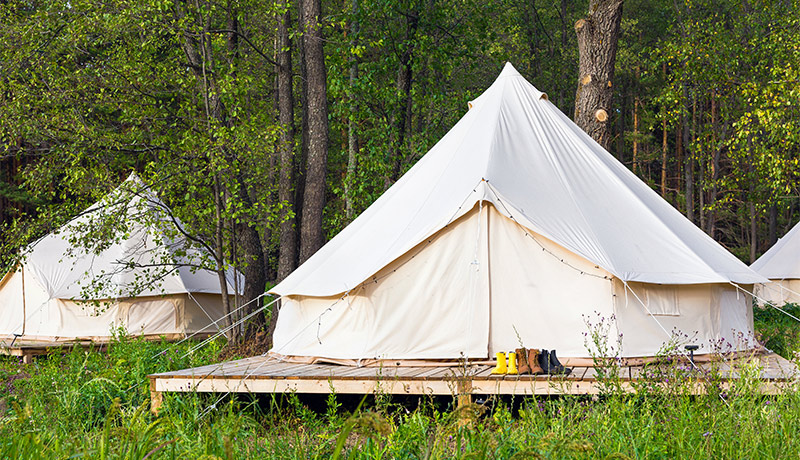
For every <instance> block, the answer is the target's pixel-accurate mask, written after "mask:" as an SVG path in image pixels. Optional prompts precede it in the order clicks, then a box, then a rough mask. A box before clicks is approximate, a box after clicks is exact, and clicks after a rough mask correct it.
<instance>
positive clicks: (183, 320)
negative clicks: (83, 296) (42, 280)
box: [0, 270, 233, 342]
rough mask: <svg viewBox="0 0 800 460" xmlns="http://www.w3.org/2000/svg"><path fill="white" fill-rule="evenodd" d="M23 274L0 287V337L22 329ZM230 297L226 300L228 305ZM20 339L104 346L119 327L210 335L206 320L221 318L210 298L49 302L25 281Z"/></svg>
mask: <svg viewBox="0 0 800 460" xmlns="http://www.w3.org/2000/svg"><path fill="white" fill-rule="evenodd" d="M22 273H23V272H22V270H20V271H17V272H15V273H11V274H10V275H9V276H7V277H6V279H5V281H4V283H2V285H0V309H2V314H0V336H6V337H10V336H13V335H14V334H21V333H22V332H23V330H22V324H23V314H22V311H23V308H22V305H23V303H22V297H23V295H22V292H23V290H22ZM232 301H233V297H231V302H232ZM25 306H26V311H27V314H26V315H25V317H24V320H25V321H24V322H25V330H24V332H25V334H24V337H25V338H27V339H30V340H47V341H62V340H76V339H81V340H95V341H100V342H102V341H107V340H109V339H110V337H111V334H112V330H114V329H116V328H119V327H123V328H124V329H125V330H126V331H127V332H128V333H129V334H131V335H136V336H139V335H144V336H148V337H159V336H166V337H167V338H168V339H173V338H176V337H182V336H185V335H187V334H192V333H195V332H201V333H206V334H209V333H214V332H216V331H217V330H218V327H217V326H215V325H213V324H212V320H211V319H210V318H221V317H222V316H224V311H223V307H222V299H221V297H220V296H219V295H214V294H193V295H192V296H189V295H188V294H174V295H168V296H152V297H137V298H135V299H124V300H120V301H100V303H99V304H97V305H95V304H92V303H84V302H76V301H72V300H66V299H50V298H48V295H47V293H46V292H45V289H44V288H43V287H42V286H41V285H40V284H39V283H37V282H36V281H35V280H32V279H30V278H27V277H26V279H25Z"/></svg>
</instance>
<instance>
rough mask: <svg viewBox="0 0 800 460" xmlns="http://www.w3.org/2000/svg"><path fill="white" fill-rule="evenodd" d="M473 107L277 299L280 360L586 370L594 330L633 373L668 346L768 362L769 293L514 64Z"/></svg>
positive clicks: (285, 282) (277, 288)
mask: <svg viewBox="0 0 800 460" xmlns="http://www.w3.org/2000/svg"><path fill="white" fill-rule="evenodd" d="M469 106H470V109H469V110H468V111H467V113H466V114H465V115H464V116H463V117H462V118H461V120H460V121H458V123H456V125H455V126H454V127H453V128H452V129H451V130H450V131H449V132H448V133H447V134H446V135H445V136H444V137H443V138H442V139H441V140H440V141H439V142H438V143H437V144H436V145H435V146H434V147H433V148H432V149H431V150H430V151H429V152H428V153H427V154H426V155H425V156H424V157H422V158H421V159H420V160H419V161H418V162H417V164H416V165H415V166H414V167H412V168H411V169H410V170H409V171H408V172H407V173H406V174H405V175H404V176H403V177H402V178H401V179H400V180H398V181H397V182H396V183H395V184H394V185H393V186H392V187H391V188H389V189H388V190H387V191H386V192H385V193H384V194H383V195H382V196H381V197H380V198H379V199H377V200H376V201H375V203H373V204H372V205H371V206H370V207H369V208H368V209H367V210H365V211H364V212H363V213H362V214H361V215H360V216H359V217H358V218H357V219H355V220H354V221H353V222H352V223H351V224H350V225H348V226H347V227H346V228H345V229H344V230H342V231H341V233H339V234H338V235H337V236H336V237H335V238H333V239H332V240H331V241H330V242H328V243H327V244H326V245H325V246H323V247H322V248H321V249H320V250H319V251H318V252H317V253H316V254H314V256H313V257H311V258H310V259H308V260H307V261H306V262H305V263H304V264H303V265H302V266H300V267H299V268H298V269H297V270H296V271H295V272H293V273H292V274H291V275H290V276H288V277H287V278H286V279H285V280H283V282H281V283H280V284H278V285H277V286H275V287H274V288H273V289H272V290H271V292H272V293H275V294H278V295H280V296H282V299H281V304H282V305H281V309H280V313H279V316H278V321H277V326H276V330H275V335H274V342H273V343H274V346H273V349H272V353H274V354H278V355H284V356H297V357H322V358H333V359H346V360H357V359H374V358H377V359H457V358H470V359H472V358H475V359H481V358H487V357H490V356H493V355H494V353H495V352H498V351H508V350H513V349H514V348H516V347H519V346H525V347H529V348H547V349H557V350H558V353H559V356H563V357H587V356H590V353H589V351H588V348H587V343H586V341H587V340H586V339H587V337H586V333H587V332H588V326H587V323H588V324H595V325H597V324H598V323H600V322H603V321H604V322H605V323H606V324H609V322H610V321H611V318H612V317H613V318H615V319H614V320H613V327H612V332H611V333H612V334H616V333H619V334H621V335H622V337H623V338H622V350H621V351H620V353H621V355H622V356H626V357H637V356H652V355H654V354H656V353H658V352H659V350H660V349H661V348H662V346H663V345H664V343H665V342H668V341H670V340H671V338H672V337H676V339H679V340H684V341H685V342H692V343H695V344H697V345H699V346H700V350H699V351H698V353H708V352H712V351H714V350H715V347H716V346H717V345H718V344H719V343H720V342H725V341H727V342H729V343H730V344H732V346H734V347H737V348H738V349H743V348H751V347H753V346H754V345H755V342H754V341H752V340H751V339H750V338H749V337H752V328H753V319H752V310H751V304H750V302H751V298H750V296H749V295H746V294H745V293H744V290H747V291H750V289H752V285H753V284H754V283H758V282H762V281H764V279H763V278H762V277H761V276H760V275H758V274H757V273H755V272H753V271H752V270H750V269H749V268H748V267H747V266H746V265H745V264H744V263H742V262H741V261H739V260H738V259H736V258H735V257H734V256H733V255H732V254H730V253H729V252H728V251H726V250H725V249H724V248H723V247H722V246H720V245H719V244H718V243H716V242H715V241H714V240H713V239H711V238H710V237H709V236H708V235H706V234H705V233H703V232H702V231H701V230H700V229H698V228H697V227H696V226H695V225H693V224H692V223H691V222H690V221H689V220H687V219H686V218H684V217H683V215H681V214H680V213H679V212H678V211H677V210H675V209H674V208H673V207H672V206H671V205H670V204H669V203H667V202H666V201H664V200H663V199H662V198H661V197H660V196H658V195H657V194H656V193H655V192H653V190H651V189H650V188H649V187H648V186H647V185H646V184H645V183H644V182H642V181H641V180H639V179H638V178H637V177H636V176H635V175H634V174H633V173H631V172H630V171H629V170H628V169H626V168H625V166H623V165H622V164H621V163H620V162H619V161H617V160H616V159H615V158H614V157H613V156H612V155H611V154H609V153H608V152H607V151H605V150H604V149H603V148H602V147H601V146H600V145H599V144H597V143H596V142H595V141H594V140H592V139H591V138H590V137H589V136H588V135H587V134H585V133H584V132H583V131H582V130H581V129H580V128H579V127H578V126H577V125H575V124H574V123H573V122H572V121H571V120H570V119H569V118H568V117H566V116H565V115H564V114H563V113H562V112H561V111H560V110H559V109H558V108H557V107H556V106H554V105H553V104H552V103H550V102H549V101H548V99H547V95H546V94H544V93H542V92H540V91H539V90H537V89H536V88H535V87H533V85H531V84H530V83H529V82H528V81H526V80H525V79H524V78H523V77H522V76H521V75H520V74H519V73H518V72H517V71H516V70H515V69H514V68H513V67H512V66H511V65H510V64H506V66H505V68H504V69H503V71H502V73H501V74H500V76H499V77H498V78H497V80H496V81H495V82H494V83H493V84H492V85H491V86H490V87H489V88H488V89H487V90H486V91H485V92H484V93H483V94H482V95H481V96H480V97H478V98H477V99H476V100H474V101H472V102H471V103H470V104H469ZM740 288H741V289H742V290H740ZM613 328H616V330H613ZM610 340H611V341H612V342H615V340H614V337H611V339H610ZM306 359H307V358H306Z"/></svg>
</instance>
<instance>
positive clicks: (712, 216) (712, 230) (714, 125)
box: [708, 89, 721, 238]
mask: <svg viewBox="0 0 800 460" xmlns="http://www.w3.org/2000/svg"><path fill="white" fill-rule="evenodd" d="M718 132H719V123H718V122H717V92H716V90H714V89H712V90H711V140H712V144H713V146H714V147H713V148H714V152H713V155H714V157H713V158H712V160H711V196H709V198H708V202H709V204H710V205H711V210H710V211H709V213H708V234H709V236H711V238H714V237H715V234H716V232H717V204H716V203H717V181H718V180H719V157H720V152H721V148H720V146H719V145H718V143H719V139H717V133H718Z"/></svg>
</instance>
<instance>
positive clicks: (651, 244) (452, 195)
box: [272, 64, 764, 296]
mask: <svg viewBox="0 0 800 460" xmlns="http://www.w3.org/2000/svg"><path fill="white" fill-rule="evenodd" d="M470 105H471V109H470V110H469V111H468V112H467V113H466V114H465V115H464V116H463V117H462V118H461V120H459V122H458V123H456V125H455V126H454V127H453V128H452V129H451V130H450V131H449V132H448V133H447V134H446V135H445V136H444V137H443V138H442V139H441V140H440V141H439V142H438V143H437V144H436V145H435V146H434V147H433V148H432V149H431V150H430V151H429V152H428V153H427V154H426V155H425V156H424V157H423V158H421V159H420V160H419V161H418V162H417V164H416V165H414V167H412V168H411V169H410V170H409V171H408V172H407V173H406V174H405V175H404V176H403V177H402V178H400V180H398V181H397V182H396V183H395V184H394V185H393V186H392V187H391V188H389V190H387V191H386V192H385V193H384V194H383V195H382V196H381V197H380V198H379V199H378V200H376V201H375V203H373V204H372V206H370V207H369V208H368V209H367V210H366V211H364V212H363V213H362V214H361V215H360V216H359V217H358V218H357V219H356V220H354V221H353V222H352V223H351V224H350V225H348V226H347V227H346V228H345V229H344V230H342V232H341V233H339V234H338V235H337V236H336V237H335V238H333V239H332V240H331V241H330V242H328V244H326V245H325V246H323V247H322V248H321V249H320V250H319V251H318V252H317V253H316V254H314V256H313V257H311V258H310V259H309V260H307V261H306V262H305V263H304V264H303V265H302V266H300V267H299V268H298V269H297V270H295V272H294V273H292V274H291V275H290V276H289V277H287V278H286V279H285V280H284V281H283V282H282V283H280V284H278V285H277V286H275V287H274V288H273V289H272V292H274V293H277V294H281V295H306V296H329V295H335V294H339V293H343V292H346V291H348V290H350V289H352V288H354V287H356V286H358V285H359V284H360V283H362V282H363V281H364V280H366V279H367V278H368V277H370V276H371V275H372V274H374V273H376V272H377V271H378V270H380V269H381V268H382V267H384V266H386V265H387V264H389V263H390V262H391V261H393V260H395V259H396V258H397V257H399V256H401V255H402V254H404V253H405V252H407V251H408V250H410V249H411V248H413V247H414V246H415V245H417V244H418V243H420V242H422V241H424V240H425V238H427V237H429V236H430V235H432V234H433V233H435V232H437V231H438V230H440V229H441V228H443V227H444V226H445V225H446V224H448V223H449V222H452V221H453V220H454V219H455V218H456V217H458V216H460V215H461V214H463V213H465V212H466V211H468V210H469V209H471V208H472V206H473V205H474V204H475V202H477V201H480V200H485V201H489V202H492V203H493V204H494V205H495V207H496V208H497V209H498V210H499V211H500V212H501V213H503V214H505V215H506V216H507V217H509V218H513V219H515V220H517V221H518V222H519V223H520V224H522V225H524V226H526V227H528V228H529V229H531V230H532V231H534V232H537V233H539V234H542V235H544V236H545V237H547V238H549V239H551V240H553V241H555V242H556V243H558V244H560V245H561V246H563V247H565V248H567V249H569V250H570V251H573V252H574V253H576V254H578V255H580V256H582V257H584V258H586V259H588V260H589V261H592V262H594V263H595V264H597V265H599V266H600V267H602V268H604V269H606V270H608V271H609V272H611V273H612V274H614V275H615V276H617V277H618V278H620V279H622V280H625V281H639V282H647V283H663V284H699V283H727V282H730V281H732V282H738V283H748V284H749V283H754V282H762V281H764V279H763V278H762V277H761V276H759V275H758V274H757V273H755V272H753V271H752V270H750V269H749V268H748V267H747V266H746V265H745V264H744V263H742V262H741V261H739V260H738V259H736V257H734V256H733V255H732V254H731V253H730V252H728V251H727V250H725V249H724V248H723V247H722V246H720V245H719V244H718V243H717V242H715V241H714V240H713V239H712V238H710V237H709V236H708V235H706V234H705V233H704V232H703V231H701V230H700V229H699V228H697V227H696V226H695V225H694V224H692V223H691V222H690V221H689V220H687V219H686V218H685V217H684V216H683V215H682V214H680V213H679V212H678V211H677V210H676V209H675V208H673V207H672V206H671V205H670V204H669V203H667V202H666V201H664V200H663V199H662V198H661V197H660V196H658V195H657V194H656V193H655V192H654V191H653V190H652V189H650V187H648V186H647V185H646V184H645V183H644V182H642V181H641V180H640V179H639V178H637V177H636V176H635V175H634V174H633V173H631V172H630V171H629V170H628V169H627V168H626V167H625V166H624V165H622V164H621V163H620V162H619V161H617V160H616V159H615V158H614V157H613V156H611V154H609V153H608V152H607V151H605V150H604V149H603V148H602V147H601V146H600V145H599V144H597V143H596V142H595V141H594V140H593V139H592V138H591V137H589V136H588V135H587V134H586V133H584V132H583V131H582V130H581V129H580V128H579V127H578V126H577V125H575V124H574V123H573V122H572V121H571V120H570V119H569V118H568V117H566V116H565V115H564V114H563V113H562V112H561V111H560V110H559V109H558V108H557V107H556V106H554V105H553V104H552V103H550V102H549V101H548V100H547V97H546V96H545V95H544V93H542V92H541V91H539V90H537V89H536V88H534V87H533V85H531V84H530V83H529V82H528V81H526V80H525V79H524V78H523V77H522V76H521V75H520V74H519V73H518V72H517V71H516V69H514V67H513V66H511V64H506V66H505V68H504V69H503V71H502V72H501V74H500V76H499V77H498V78H497V80H495V82H494V83H493V84H492V85H491V86H490V87H489V88H488V89H487V90H486V91H485V92H484V93H483V94H482V95H481V96H480V97H478V98H477V99H476V100H474V101H472V102H471V103H470Z"/></svg>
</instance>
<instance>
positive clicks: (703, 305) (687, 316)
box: [614, 280, 754, 357]
mask: <svg viewBox="0 0 800 460" xmlns="http://www.w3.org/2000/svg"><path fill="white" fill-rule="evenodd" d="M628 286H629V287H630V290H628V289H626V288H625V285H624V284H623V283H622V282H620V281H619V280H615V281H614V294H615V314H616V322H617V328H618V329H619V331H620V332H621V333H622V334H623V338H622V349H623V352H622V355H623V356H627V357H633V356H652V355H656V354H658V353H659V352H660V351H662V346H663V344H664V343H665V342H667V341H668V338H669V337H674V338H675V339H674V340H675V341H674V343H675V344H677V345H678V346H679V347H680V348H681V351H682V348H683V346H684V345H687V344H696V345H699V346H700V349H699V350H698V351H697V352H696V353H713V352H720V351H733V350H744V349H748V348H752V346H753V345H754V342H753V315H752V308H751V305H752V297H751V296H749V295H747V294H744V293H741V292H737V289H736V288H734V287H733V286H729V285H724V284H696V285H657V284H644V283H629V284H628ZM751 288H752V286H745V289H748V290H751ZM631 291H633V292H631ZM634 293H635V295H634ZM643 304H644V305H643ZM645 305H646V306H645ZM648 310H649V312H648ZM651 313H652V314H651Z"/></svg>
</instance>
